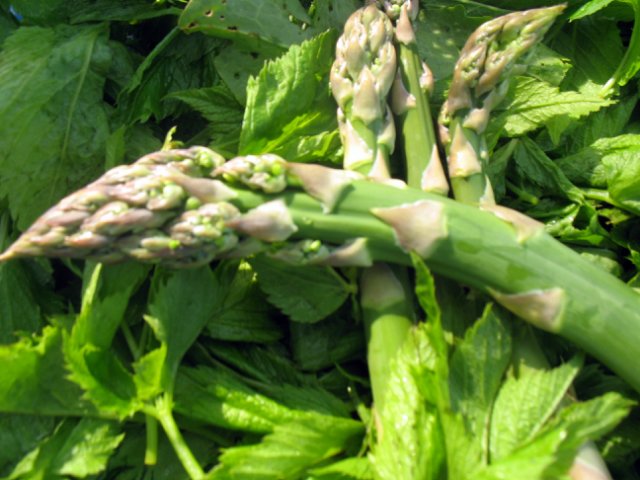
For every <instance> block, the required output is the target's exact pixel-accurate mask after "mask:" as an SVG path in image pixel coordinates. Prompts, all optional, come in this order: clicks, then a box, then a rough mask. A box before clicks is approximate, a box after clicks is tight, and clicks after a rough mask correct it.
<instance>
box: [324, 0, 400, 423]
mask: <svg viewBox="0 0 640 480" xmlns="http://www.w3.org/2000/svg"><path fill="white" fill-rule="evenodd" d="M390 27H391V24H390V23H389V21H388V20H387V19H386V18H385V15H384V14H383V13H382V12H380V11H379V10H377V9H376V7H375V6H374V5H370V6H368V7H364V8H362V9H360V10H358V11H356V12H355V13H354V14H353V15H352V16H351V18H350V19H349V20H348V21H347V24H346V26H345V31H344V34H343V35H342V36H341V37H340V39H339V40H338V48H337V50H338V52H342V54H340V53H339V54H338V55H337V56H336V57H337V58H336V61H335V63H334V65H333V69H332V71H333V72H350V71H351V72H352V75H353V79H354V81H355V83H354V86H353V87H350V89H351V88H352V89H353V97H354V98H353V99H349V100H347V101H345V96H344V88H345V87H344V76H339V77H337V79H338V80H339V81H336V78H332V82H331V88H332V91H333V95H334V97H335V98H336V100H338V101H339V102H342V103H341V104H340V106H339V109H338V120H339V123H340V125H341V130H342V131H344V130H345V126H346V125H358V126H359V134H358V135H344V134H343V135H342V141H343V146H344V160H343V168H344V169H345V170H353V171H357V170H361V171H363V173H366V172H367V171H368V172H369V173H370V174H372V175H373V176H374V177H375V178H376V179H378V180H388V179H389V178H390V168H389V154H390V152H391V150H392V148H388V147H393V145H387V142H389V141H394V140H395V136H394V137H393V138H388V132H389V128H390V127H393V125H394V124H393V118H392V117H391V116H390V115H389V106H388V105H387V94H388V91H389V88H388V84H389V80H390V78H391V77H390V74H391V73H392V71H391V70H390V69H389V68H390V67H393V66H394V64H395V57H393V55H392V54H391V53H392V49H393V48H394V47H393V44H392V39H393V37H392V30H391V29H390ZM382 32H384V36H383V35H382ZM355 33H357V34H355ZM363 45H364V46H365V48H363V47H362V46H363ZM392 57H393V63H388V64H386V65H384V67H385V68H380V65H379V62H381V61H385V60H386V61H390V59H391V58H392ZM354 66H357V68H354ZM355 72H358V76H356V75H355ZM363 72H364V76H363ZM367 72H370V73H367ZM360 77H362V78H364V80H365V81H364V82H362V81H360V79H359V78H360ZM368 77H370V80H371V81H372V84H379V85H384V86H385V87H384V88H375V89H371V90H370V91H367V90H366V89H363V88H362V85H365V84H366V82H369V81H370V80H369V78H368ZM363 95H366V96H367V97H369V98H368V99H367V100H366V103H368V104H374V105H376V111H375V115H373V114H372V115H370V116H369V118H366V119H364V116H363V115H362V114H361V113H360V112H359V110H358V109H359V108H361V105H362V104H363V101H362V99H361V98H360V97H362V96H363ZM381 126H382V128H381ZM363 138H364V139H368V142H369V143H370V145H375V146H376V148H377V150H369V151H371V152H374V151H375V155H376V156H375V157H372V158H369V159H367V160H366V162H365V163H363V161H362V160H363V158H362V156H361V151H362V148H360V145H361V143H362V141H363ZM379 145H382V146H383V148H379V147H378V146H379ZM398 273H399V272H394V271H393V270H392V269H391V268H389V267H388V266H387V265H386V264H384V263H376V264H375V265H374V266H373V267H371V268H367V269H364V270H363V272H362V275H361V278H360V298H361V307H362V308H361V311H362V320H363V323H364V327H365V334H366V338H367V363H368V367H369V378H370V379H371V391H372V394H373V404H374V408H375V412H380V411H382V407H383V405H384V397H385V392H386V390H387V379H388V376H389V366H390V365H391V363H392V360H393V359H394V358H395V356H396V354H397V352H398V350H399V349H400V347H401V346H402V344H403V342H404V340H405V338H406V337H407V335H408V333H409V329H410V327H411V324H412V320H411V319H412V311H411V308H410V307H409V305H410V304H411V302H409V301H407V295H406V290H405V287H404V286H403V284H402V282H400V281H399V279H398V277H397V274H398Z"/></svg>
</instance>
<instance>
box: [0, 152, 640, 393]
mask: <svg viewBox="0 0 640 480" xmlns="http://www.w3.org/2000/svg"><path fill="white" fill-rule="evenodd" d="M204 151H205V150H204V149H202V148H198V149H193V150H182V151H167V152H158V153H155V154H152V155H150V156H147V157H143V159H142V160H141V161H140V163H135V164H132V165H129V166H125V167H117V175H116V174H115V173H116V172H114V170H112V171H110V172H107V173H106V174H105V176H104V177H102V178H101V179H99V180H97V181H96V182H94V183H93V184H91V185H89V186H88V187H86V188H85V189H83V190H81V191H80V192H76V193H75V194H72V195H71V196H69V197H67V198H66V199H64V200H62V201H61V202H60V204H58V205H57V206H55V207H53V208H52V209H51V210H49V211H48V212H47V213H45V214H44V215H43V217H41V218H40V219H39V220H38V221H36V222H35V224H34V225H33V226H32V227H31V228H30V229H29V230H27V231H26V232H25V233H24V234H23V236H22V237H21V238H19V239H18V240H17V241H16V242H15V243H14V244H13V245H12V246H11V247H10V248H9V249H8V250H7V251H6V252H5V253H4V254H3V255H2V256H0V260H9V259H11V258H17V257H22V256H33V255H36V256H75V257H83V258H98V259H107V260H108V259H112V260H119V259H123V258H127V257H129V258H134V259H140V260H142V261H152V262H164V263H170V264H174V265H184V266H189V265H192V264H197V263H201V262H203V261H210V260H212V259H215V258H219V257H222V256H229V255H234V254H235V255H246V254H248V252H251V251H255V250H256V248H259V247H255V246H251V247H247V244H250V243H251V242H252V241H251V240H250V239H251V238H253V239H254V240H253V242H254V243H255V244H258V245H263V244H270V245H271V248H275V247H277V246H283V248H284V246H286V245H287V242H290V241H294V240H301V239H312V240H319V241H321V242H322V243H323V244H324V245H325V246H326V247H327V248H326V252H327V253H326V254H325V255H320V256H318V257H317V258H315V259H314V262H315V263H325V264H333V265H357V266H370V265H372V264H373V261H385V262H392V263H398V264H404V265H410V261H409V256H408V254H407V251H415V252H416V253H418V254H419V255H420V256H421V257H422V258H424V259H425V260H426V262H427V263H428V265H429V266H430V267H431V268H432V269H433V271H435V272H437V273H440V274H442V275H443V276H446V277H449V278H452V279H455V280H458V281H460V282H462V283H464V284H467V285H469V286H473V287H476V288H478V289H480V290H482V291H485V292H488V293H490V294H491V295H492V296H493V297H494V298H495V299H496V300H497V301H498V302H499V303H501V304H502V305H504V306H505V307H506V308H508V309H510V310H511V311H512V312H514V313H515V314H517V315H518V316H520V317H522V318H523V319H525V320H528V321H529V322H531V323H533V324H534V325H536V326H538V327H540V328H543V329H545V330H548V331H550V332H555V333H558V334H560V335H562V336H564V337H566V338H568V339H569V340H571V341H573V342H574V343H575V344H576V345H578V346H580V347H582V348H583V349H584V350H585V351H587V352H588V353H590V354H592V355H593V356H594V357H596V358H598V359H599V360H601V361H602V362H603V363H604V364H605V365H607V366H608V367H609V368H611V369H612V370H613V371H615V372H616V373H618V374H619V375H620V376H621V377H622V378H624V379H625V380H626V381H628V382H629V383H630V384H631V385H632V386H633V387H634V388H635V389H636V390H638V391H640V372H639V371H638V369H637V368H636V367H635V362H636V359H637V356H638V349H639V345H640V313H639V312H640V297H639V296H638V294H637V293H636V292H635V291H634V290H633V289H631V288H630V287H628V286H627V285H625V284H624V283H623V282H621V281H620V280H618V279H617V278H615V277H613V276H611V275H609V274H608V273H606V272H604V271H602V270H600V269H599V268H597V267H596V266H593V265H591V264H590V263H589V262H588V261H586V260H584V259H582V258H581V257H580V255H578V254H577V253H575V252H573V251H572V250H571V249H569V248H568V247H566V246H564V245H562V244H561V243H560V242H558V241H557V240H555V239H553V238H552V237H550V236H549V235H548V234H546V233H545V232H544V230H543V228H542V225H540V224H537V223H536V222H534V221H533V220H531V219H529V218H528V217H525V216H524V215H522V214H520V213H518V212H515V211H513V210H509V209H506V208H502V207H485V208H484V210H483V209H478V208H477V207H472V206H468V205H464V204H462V203H460V202H455V201H453V200H450V199H447V198H444V197H442V196H439V195H433V194H429V193H425V192H422V191H420V190H417V189H412V188H400V187H398V186H395V185H387V184H381V183H379V182H372V181H368V180H367V179H364V178H363V179H360V180H356V179H354V178H355V177H354V173H353V172H345V171H343V170H336V169H330V168H326V167H321V166H318V165H309V164H304V165H303V164H295V163H287V162H284V161H279V162H275V163H273V165H272V166H271V167H270V172H269V173H268V174H267V176H274V175H275V176H278V175H285V178H286V182H285V184H283V188H284V190H282V191H281V192H273V193H265V192H264V191H262V190H260V187H259V184H260V183H263V182H258V183H257V184H256V183H255V182H253V180H252V178H253V177H255V176H252V175H247V174H246V172H245V174H243V175H239V176H237V177H236V178H234V177H233V175H232V172H233V162H234V161H233V160H231V161H230V162H227V164H226V165H228V167H227V169H226V171H225V172H224V173H218V174H216V175H217V178H211V177H210V174H212V173H209V174H208V173H207V172H208V171H209V169H208V167H207V168H204V167H202V166H198V167H197V168H192V167H189V168H186V167H185V165H193V164H194V163H197V162H196V160H194V158H198V157H204V155H203V152H204ZM210 157H211V158H216V156H215V155H214V154H213V153H212V154H211V155H210ZM150 159H152V160H153V162H152V161H151V160H150ZM163 162H164V163H163ZM243 162H244V160H243ZM201 163H202V162H201ZM204 163H210V160H209V159H206V160H205V161H204ZM244 163H246V162H244ZM257 163H260V162H257ZM150 164H156V165H160V166H163V168H159V169H154V168H148V167H149V165H150ZM141 166H142V167H145V168H144V169H141V168H140V167H141ZM181 168H182V171H181V170H180V169H181ZM260 169H261V170H265V168H264V165H261V167H260ZM143 170H145V171H146V172H147V173H146V175H147V176H150V177H151V178H153V179H155V180H160V181H163V182H164V181H166V182H171V181H173V182H179V183H180V184H181V185H182V188H183V189H184V190H185V195H184V198H183V200H181V201H180V202H178V203H176V204H175V205H174V206H173V207H172V208H170V209H168V210H163V211H162V212H161V214H159V215H161V216H162V220H163V222H164V223H161V224H160V220H159V219H157V220H155V221H148V220H145V221H146V222H148V223H146V225H152V226H148V227H144V226H143V225H136V224H135V222H134V223H129V224H127V226H126V227H125V226H123V225H120V224H118V226H117V228H112V229H106V230H100V231H101V232H102V233H100V234H99V235H101V238H99V239H98V240H96V242H95V243H91V242H88V243H80V244H78V241H77V239H78V238H83V237H84V236H85V235H87V237H88V238H90V237H91V235H95V233H94V232H95V230H96V228H98V229H100V228H101V227H103V226H104V222H103V221H101V220H100V219H98V218H96V215H105V213H104V208H103V207H104V206H105V205H108V204H110V203H113V202H114V201H116V199H119V200H118V201H122V199H123V198H124V197H122V190H123V189H125V190H126V189H128V188H130V187H131V188H133V186H134V185H138V183H131V182H139V181H140V178H144V176H143V175H142V173H143ZM218 170H219V168H213V171H214V172H215V171H218ZM176 172H178V173H179V174H178V173H176ZM274 172H275V173H274ZM134 173H135V174H137V175H138V176H135V175H134ZM257 173H259V174H260V175H257V177H258V179H262V180H263V179H264V176H265V172H264V171H262V172H257ZM198 175H200V176H198ZM189 179H190V180H191V181H189ZM243 181H245V182H247V184H246V185H245V184H243V183H242V182H243ZM268 183H271V182H268ZM133 193H134V192H129V195H133ZM142 193H144V192H142ZM127 198H128V197H127ZM132 198H136V201H137V202H139V203H138V209H139V210H144V211H147V212H152V213H153V211H151V210H147V209H146V208H145V207H144V205H143V203H142V200H143V199H139V198H137V197H132ZM91 202H93V203H91ZM190 203H200V204H201V206H200V207H198V208H204V207H208V206H209V205H213V206H215V208H213V207H212V210H213V211H214V212H217V213H216V214H215V215H208V216H207V215H204V214H203V215H200V216H199V218H196V219H194V220H193V222H187V225H189V226H192V227H193V228H192V230H194V229H195V230H196V232H200V236H199V237H198V235H197V234H196V233H194V234H193V235H194V236H196V237H197V238H198V241H203V240H202V238H207V242H209V243H208V246H207V247H197V246H193V244H191V243H190V242H192V237H191V233H189V234H188V235H186V236H183V235H184V231H182V230H180V231H179V232H177V233H175V234H174V232H175V229H174V228H173V227H174V226H175V225H176V223H179V221H180V218H181V216H182V215H184V214H185V213H186V212H187V210H186V209H187V208H188V205H189V204H190ZM223 205H224V207H223ZM221 210H222V211H227V212H231V213H228V214H220V211H221ZM124 211H125V212H126V211H127V210H124ZM77 212H80V214H82V215H80V214H78V216H77V218H76V219H74V220H73V221H72V218H71V217H73V215H76V213H77ZM86 213H88V216H87V217H84V214H86ZM106 215H107V217H106V218H107V220H109V222H111V223H109V222H107V224H109V225H110V224H112V223H113V213H112V212H109V213H107V214H106ZM154 215H155V213H154ZM225 215H226V216H225ZM116 216H117V215H116ZM80 217H83V218H84V219H82V218H80ZM61 218H64V219H65V221H64V222H63V221H62V220H61ZM144 218H145V219H147V218H148V216H146V214H145V216H144ZM52 219H53V220H56V221H53V220H52ZM207 219H209V220H207ZM211 219H214V221H213V222H212V220H211ZM129 220H131V219H130V218H129ZM203 223H204V224H206V225H210V224H212V223H213V224H214V225H215V229H216V231H217V232H218V233H217V234H216V233H211V232H210V230H208V228H204V229H202V231H201V229H200V228H197V227H200V226H202V225H203ZM61 225H62V226H61ZM149 238H151V239H153V242H151V243H152V245H148V244H147V242H143V240H144V239H149ZM132 239H133V240H132ZM183 239H184V240H183ZM221 239H222V240H221ZM172 240H174V241H173V242H172ZM161 241H162V242H165V243H164V244H162V242H161ZM183 241H184V244H182V242H183ZM129 242H133V243H135V244H136V245H137V247H138V248H134V249H132V248H130V243H129ZM145 245H146V246H145ZM199 252H204V253H202V254H200V253H199Z"/></svg>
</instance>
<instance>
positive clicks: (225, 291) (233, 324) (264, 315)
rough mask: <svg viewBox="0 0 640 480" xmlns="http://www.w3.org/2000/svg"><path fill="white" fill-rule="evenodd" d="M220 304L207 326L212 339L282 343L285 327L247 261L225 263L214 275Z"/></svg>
mask: <svg viewBox="0 0 640 480" xmlns="http://www.w3.org/2000/svg"><path fill="white" fill-rule="evenodd" d="M213 281H214V288H215V290H216V292H218V293H217V295H216V304H215V307H214V310H213V313H212V315H211V320H210V321H209V322H208V323H207V326H206V332H207V335H208V336H210V337H211V338H215V339H218V340H228V341H243V342H259V343H267V342H273V341H276V340H279V339H280V338H281V337H282V335H283V331H282V326H281V325H279V324H278V323H277V322H276V321H275V320H274V319H273V315H272V313H273V312H274V309H273V308H272V307H271V306H270V305H269V304H268V302H267V301H266V298H265V296H264V294H263V293H262V291H261V290H260V288H259V287H258V284H257V281H256V279H255V272H254V271H253V269H252V268H251V266H250V265H249V264H248V263H247V262H244V261H243V262H238V261H228V262H221V263H220V264H219V266H218V267H217V268H216V270H215V272H214V280H213Z"/></svg>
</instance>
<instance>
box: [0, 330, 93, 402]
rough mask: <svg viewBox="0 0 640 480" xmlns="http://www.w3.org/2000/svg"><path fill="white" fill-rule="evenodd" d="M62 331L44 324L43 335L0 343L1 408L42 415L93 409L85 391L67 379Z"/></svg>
mask: <svg viewBox="0 0 640 480" xmlns="http://www.w3.org/2000/svg"><path fill="white" fill-rule="evenodd" d="M62 341H63V332H62V331H61V330H60V329H59V328H55V327H50V326H49V327H45V328H44V330H43V332H42V335H41V336H34V337H33V338H27V337H24V338H22V339H21V340H19V341H18V342H16V343H14V344H11V345H2V346H0V365H5V366H10V368H2V369H0V411H2V412H13V413H23V414H39V415H81V414H83V413H86V412H92V411H93V409H92V408H91V405H89V404H88V403H87V402H85V401H84V400H82V399H81V397H82V391H81V390H80V388H78V386H77V385H75V384H73V383H72V382H70V381H69V380H68V379H67V370H66V368H65V364H64V357H63V354H62Z"/></svg>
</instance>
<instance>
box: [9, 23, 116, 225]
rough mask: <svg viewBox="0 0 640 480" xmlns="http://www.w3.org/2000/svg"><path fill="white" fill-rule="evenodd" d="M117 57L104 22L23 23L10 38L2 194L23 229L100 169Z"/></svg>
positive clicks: (106, 134)
mask: <svg viewBox="0 0 640 480" xmlns="http://www.w3.org/2000/svg"><path fill="white" fill-rule="evenodd" d="M110 56H111V53H110V50H109V46H108V43H107V28H106V25H103V24H101V25H92V26H77V27H70V26H59V27H56V28H39V27H21V28H19V29H18V30H16V31H15V33H13V34H12V35H11V36H10V37H9V38H7V40H6V41H5V43H4V48H3V49H2V51H1V52H0V124H2V125H3V136H2V140H1V141H0V196H2V197H6V198H8V200H9V208H10V209H11V212H12V216H13V217H14V218H15V219H16V220H17V225H18V227H19V228H20V229H25V228H26V227H27V226H28V225H29V224H30V223H31V222H32V221H33V220H34V219H35V218H36V217H37V216H38V215H40V214H42V213H43V212H44V211H45V210H46V209H47V208H48V207H49V206H51V205H52V204H54V203H55V202H56V201H57V200H59V199H60V198H62V197H63V196H64V195H65V194H67V193H69V192H70V191H71V190H74V189H76V188H79V187H80V186H82V185H83V184H85V183H88V181H89V180H90V179H92V178H94V177H96V176H97V175H98V173H99V172H100V171H101V168H102V163H103V159H104V148H105V142H106V139H107V136H108V134H109V129H108V124H107V111H106V108H105V104H104V103H103V101H102V97H103V86H104V81H105V78H104V74H105V72H106V70H107V68H108V65H109V62H110Z"/></svg>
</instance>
